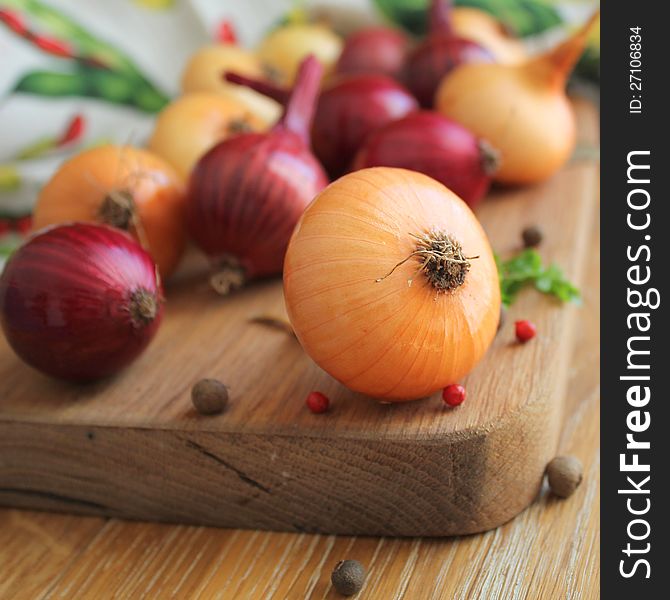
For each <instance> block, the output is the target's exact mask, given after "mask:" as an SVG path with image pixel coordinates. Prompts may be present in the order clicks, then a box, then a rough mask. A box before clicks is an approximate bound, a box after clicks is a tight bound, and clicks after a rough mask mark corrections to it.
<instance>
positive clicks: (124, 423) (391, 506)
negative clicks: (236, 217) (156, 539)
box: [0, 103, 598, 536]
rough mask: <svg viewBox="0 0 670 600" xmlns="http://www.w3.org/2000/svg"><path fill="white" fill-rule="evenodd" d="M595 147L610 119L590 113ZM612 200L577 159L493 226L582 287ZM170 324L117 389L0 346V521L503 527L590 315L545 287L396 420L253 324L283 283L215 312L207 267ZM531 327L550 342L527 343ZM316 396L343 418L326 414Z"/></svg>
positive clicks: (524, 498) (533, 473) (495, 233)
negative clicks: (194, 402) (214, 398)
mask: <svg viewBox="0 0 670 600" xmlns="http://www.w3.org/2000/svg"><path fill="white" fill-rule="evenodd" d="M576 108H577V112H578V115H579V131H580V137H581V144H582V145H586V146H590V147H595V146H596V144H597V139H598V129H597V114H596V111H595V109H594V108H593V107H591V106H590V105H588V104H586V103H577V104H576ZM597 196H598V166H597V164H596V162H595V161H594V160H592V159H591V160H588V159H587V160H585V159H583V158H582V159H575V160H573V161H572V162H571V163H570V164H569V165H568V166H566V168H565V169H564V170H563V171H562V172H561V173H559V174H558V175H557V176H556V177H554V178H553V179H552V180H551V181H548V182H546V183H545V184H542V185H538V186H534V187H528V188H523V189H515V190H503V191H497V192H495V193H493V194H492V197H491V198H490V199H488V200H487V201H486V202H485V203H484V204H483V205H482V206H481V208H480V209H479V210H478V214H479V216H480V218H481V220H482V222H483V224H484V227H485V228H486V230H487V232H488V234H489V236H490V238H491V241H492V245H493V247H494V248H495V249H496V251H497V252H498V253H499V254H501V255H502V256H503V257H504V256H506V255H509V254H511V253H513V252H515V251H518V250H519V249H520V241H519V240H520V232H521V230H522V228H523V227H524V226H526V225H530V224H534V225H539V226H540V227H541V228H542V230H543V231H544V234H545V237H544V241H543V242H542V245H541V247H540V251H541V254H542V255H543V257H544V259H545V260H546V261H555V262H557V263H558V264H559V265H560V266H561V267H563V269H564V271H565V272H566V274H567V276H568V277H569V278H570V279H571V280H573V281H577V282H579V281H580V278H581V273H582V266H583V264H584V258H585V256H584V253H585V248H586V247H587V246H586V241H587V238H588V235H589V233H590V231H591V227H590V223H591V222H592V218H593V217H594V214H595V208H596V206H597ZM167 293H168V302H167V305H166V314H165V318H164V322H163V325H162V327H161V330H160V331H159V333H158V335H157V337H156V339H155V340H154V341H153V343H152V344H151V346H150V348H149V349H148V351H147V352H146V353H145V354H144V355H143V356H142V357H141V358H140V360H138V361H137V362H136V363H135V364H134V365H133V366H132V367H130V368H129V369H127V370H126V371H124V372H123V373H122V374H120V375H119V376H117V377H115V378H113V379H109V380H107V381H103V382H99V383H96V384H91V385H72V384H66V383H62V382H57V381H54V380H51V379H49V378H47V377H45V376H42V375H40V374H39V373H37V372H36V371H34V370H32V369H31V368H29V367H28V366H26V365H24V364H22V363H21V361H20V360H19V359H18V358H16V356H15V355H14V354H13V353H12V351H11V350H10V348H9V347H8V345H7V343H6V341H5V340H4V338H2V337H1V336H0V504H3V505H8V506H17V507H26V508H41V509H46V510H58V511H68V512H76V513H82V514H95V515H106V516H116V517H122V518H130V519H143V520H159V521H170V522H179V523H195V524H201V525H216V526H224V527H248V528H260V529H275V530H289V531H300V532H327V533H342V534H345V533H346V534H374V535H401V536H414V535H422V536H428V535H430V536H443V535H455V534H467V533H473V532H478V531H483V530H486V529H490V528H493V527H496V526H498V525H500V524H502V523H504V522H506V521H507V520H509V519H511V518H512V517H514V516H515V515H516V514H517V513H519V512H520V511H521V510H523V508H524V507H526V506H527V505H528V504H529V503H530V502H531V501H532V500H533V498H534V497H535V496H536V494H537V492H538V490H539V488H540V485H541V481H542V476H543V472H544V468H545V465H546V463H547V462H548V460H550V459H551V457H552V456H553V454H554V451H555V447H556V442H557V438H558V434H559V431H560V427H561V419H562V402H563V398H564V393H565V383H566V374H567V373H566V370H567V365H568V359H569V356H570V353H571V349H572V343H571V338H572V336H571V332H572V330H573V324H574V323H573V322H574V321H575V319H576V318H579V308H578V307H576V306H573V305H569V306H566V305H561V304H559V303H558V302H557V301H555V300H553V299H551V298H547V297H544V296H542V295H540V294H539V293H537V292H535V291H533V290H529V291H528V292H525V293H523V294H522V295H521V297H520V299H519V300H518V302H517V303H515V305H514V306H513V307H512V308H511V309H510V310H509V312H508V315H507V318H506V320H505V323H504V324H503V326H502V328H501V330H500V332H499V334H498V336H497V338H496V340H495V342H494V344H493V346H492V348H491V349H490V350H489V352H488V353H487V355H486V357H485V358H484V359H483V361H482V362H481V363H480V364H479V365H478V366H477V367H476V369H475V370H474V371H473V372H472V373H471V374H470V375H469V376H468V377H467V379H466V380H465V381H464V385H465V386H466V388H467V393H468V396H467V401H466V402H465V403H464V404H463V405H461V406H460V407H458V408H456V409H448V408H446V407H445V406H444V405H443V403H442V402H441V400H440V396H439V394H435V395H434V396H432V397H430V398H426V399H424V400H419V401H416V402H410V403H405V404H397V405H394V404H382V403H379V402H377V401H374V400H371V399H369V398H366V397H363V396H360V395H357V394H354V393H352V392H350V391H348V390H347V389H345V388H344V387H343V386H341V385H340V384H339V383H337V382H336V381H334V380H333V379H331V378H330V377H329V376H328V375H327V374H326V373H324V372H323V371H321V370H320V369H319V368H318V367H317V366H316V365H315V364H314V363H312V361H311V360H310V359H309V358H308V357H307V356H306V355H305V353H304V352H303V351H302V349H301V347H300V345H299V344H298V342H297V341H296V340H295V339H294V338H293V337H292V336H291V335H289V334H287V333H286V332H284V331H281V330H275V329H271V328H268V327H264V326H262V325H259V324H256V323H254V322H252V319H253V318H254V317H257V316H260V315H271V316H283V315H284V314H285V313H284V307H283V299H282V290H281V282H280V281H268V282H263V283H258V284H255V285H252V286H250V287H249V288H247V289H246V290H244V291H242V292H239V293H236V294H235V295H233V296H231V297H229V298H225V299H224V298H221V297H217V296H216V295H215V294H214V293H213V292H211V291H210V290H209V288H208V286H207V284H206V281H205V277H204V274H203V273H201V272H198V270H197V269H196V270H195V271H194V270H191V271H190V272H188V273H187V274H185V275H182V277H181V278H179V279H178V280H177V281H176V282H175V283H174V284H172V285H171V286H170V287H169V288H168V291H167ZM521 318H523V319H530V320H531V321H533V322H534V323H535V324H536V325H537V329H538V332H539V333H538V336H537V337H536V338H535V339H533V340H532V341H531V342H529V343H527V344H519V343H517V342H516V341H515V337H514V321H515V320H516V319H521ZM203 377H215V378H218V379H220V380H222V381H223V382H225V383H226V384H227V385H228V386H229V387H230V404H229V407H228V408H227V410H226V411H225V412H224V413H223V414H221V415H217V416H210V417H205V416H200V415H198V414H196V413H195V411H194V410H193V409H192V406H191V402H190V389H191V386H192V385H193V384H194V383H195V382H196V381H198V380H199V379H201V378H203ZM312 390H320V391H322V392H323V393H325V394H327V395H328V396H329V397H330V398H331V401H332V405H331V410H330V411H329V412H328V413H326V414H322V415H314V414H312V413H310V412H309V411H308V410H307V408H306V407H305V403H304V400H305V397H306V396H307V394H308V393H309V392H310V391H312Z"/></svg>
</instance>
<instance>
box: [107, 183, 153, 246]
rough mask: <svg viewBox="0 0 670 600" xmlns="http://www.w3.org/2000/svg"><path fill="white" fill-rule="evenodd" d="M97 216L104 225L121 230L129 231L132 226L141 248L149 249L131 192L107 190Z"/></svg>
mask: <svg viewBox="0 0 670 600" xmlns="http://www.w3.org/2000/svg"><path fill="white" fill-rule="evenodd" d="M98 218H99V219H100V221H101V222H103V223H104V224H105V225H110V226H112V227H116V228H117V229H122V230H123V231H130V230H131V228H132V229H133V230H134V231H135V234H136V236H137V240H138V241H139V243H140V245H141V246H142V248H144V249H145V250H147V251H149V240H148V239H147V235H146V232H145V231H144V226H143V225H142V221H141V220H140V218H139V216H138V214H137V206H136V204H135V200H134V198H133V194H132V192H130V191H128V190H123V189H121V190H111V191H110V192H108V193H107V195H106V196H105V198H104V199H103V201H102V204H101V205H100V208H99V210H98Z"/></svg>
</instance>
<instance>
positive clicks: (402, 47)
mask: <svg viewBox="0 0 670 600" xmlns="http://www.w3.org/2000/svg"><path fill="white" fill-rule="evenodd" d="M407 46H408V40H407V37H406V36H405V34H403V33H402V32H401V31H398V30H397V29H391V28H389V27H367V28H365V29H360V30H358V31H356V32H355V33H352V34H351V35H350V36H348V37H347V39H346V40H345V42H344V48H343V49H342V53H341V54H340V58H339V59H338V61H337V63H336V65H335V73H338V74H360V73H368V74H370V73H372V74H378V75H387V76H389V77H398V76H399V75H400V74H401V72H402V69H403V67H404V64H405V58H406V54H407Z"/></svg>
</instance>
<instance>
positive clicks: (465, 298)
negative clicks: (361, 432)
mask: <svg viewBox="0 0 670 600" xmlns="http://www.w3.org/2000/svg"><path fill="white" fill-rule="evenodd" d="M430 230H441V231H446V232H449V234H450V235H452V236H453V237H454V238H456V239H457V240H458V241H459V242H460V244H462V248H463V250H464V252H465V253H466V254H467V256H468V257H475V256H476V257H478V258H471V267H470V270H469V272H468V273H467V276H466V279H465V282H464V283H463V284H462V285H460V287H458V288H457V289H455V290H453V291H451V292H442V293H438V292H437V291H436V289H435V288H434V287H433V286H432V285H431V284H430V282H429V281H428V280H427V279H426V278H425V275H424V274H423V273H419V272H417V270H418V268H419V266H420V263H419V261H418V259H411V260H408V261H407V262H405V263H403V264H401V265H399V264H398V263H400V262H401V261H403V260H405V259H406V258H407V257H408V256H409V255H410V254H411V253H412V252H413V251H414V250H415V248H416V240H415V239H414V238H413V237H412V234H417V235H420V234H422V233H424V232H426V231H430ZM396 265H398V266H397V267H396V269H395V271H394V272H393V273H391V274H390V275H388V276H386V277H384V276H385V275H387V274H388V273H389V272H390V271H391V270H392V269H393V267H394V266H396ZM380 278H383V279H382V280H381V281H378V280H379V279H380ZM410 280H411V285H409V281H410ZM284 295H285V300H286V308H287V311H288V315H289V318H290V320H291V324H292V326H293V328H294V331H295V333H296V335H297V337H298V339H299V340H300V343H301V344H302V346H303V348H304V349H305V351H306V352H307V353H308V354H309V356H310V357H311V358H312V359H313V360H314V361H315V362H316V363H317V364H318V365H319V366H320V367H321V368H323V369H324V370H325V371H327V372H328V373H329V374H330V375H332V376H333V377H335V378H336V379H338V380H339V381H340V382H342V383H343V384H344V385H345V386H347V387H348V388H350V389H352V390H354V391H357V392H361V393H364V394H367V395H369V396H372V397H374V398H381V399H385V400H389V401H403V400H411V399H417V398H422V397H425V396H427V395H429V394H431V393H433V392H435V391H437V390H439V389H441V388H443V387H445V386H446V385H449V384H451V383H453V382H455V381H459V380H460V379H461V378H462V377H463V376H465V375H466V374H467V373H468V372H469V371H470V370H471V369H472V368H473V367H474V365H475V364H476V363H477V362H478V361H479V360H480V359H481V357H482V356H483V355H484V353H485V352H486V350H487V349H488V347H489V346H490V344H491V342H492V341H493V338H494V337H495V334H496V329H497V325H498V320H499V314H500V289H499V283H498V273H497V269H496V265H495V260H494V258H493V253H492V251H491V247H490V245H489V242H488V239H487V237H486V234H485V233H484V231H483V229H482V227H481V225H480V224H479V222H478V220H477V218H476V217H475V216H474V214H473V213H472V211H471V210H470V209H469V208H468V206H467V205H466V204H465V203H464V202H463V201H462V200H461V199H459V198H458V197H457V196H456V195H455V194H453V193H452V192H451V191H449V190H448V189H447V188H445V187H444V186H443V185H442V184H440V183H438V182H436V181H434V180H433V179H431V178H429V177H427V176H425V175H422V174H420V173H415V172H412V171H408V170H405V169H392V168H385V167H378V168H371V169H364V170H362V171H356V172H353V173H350V174H348V175H345V176H344V177H342V178H341V179H339V180H337V181H336V182H334V183H332V184H331V185H330V186H328V187H327V188H326V189H325V190H324V191H323V192H322V193H321V194H319V196H317V198H316V199H315V200H314V202H313V203H312V204H311V205H310V206H309V208H308V209H307V210H306V211H305V214H304V215H303V217H302V218H301V220H300V222H299V223H298V226H297V227H296V230H295V232H294V234H293V237H292V238H291V242H290V244H289V248H288V251H287V253H286V259H285V264H284Z"/></svg>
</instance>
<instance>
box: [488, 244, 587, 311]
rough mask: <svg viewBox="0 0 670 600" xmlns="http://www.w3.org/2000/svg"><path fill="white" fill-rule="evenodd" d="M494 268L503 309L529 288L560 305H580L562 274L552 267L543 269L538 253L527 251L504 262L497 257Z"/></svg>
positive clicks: (559, 270) (570, 285)
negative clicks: (551, 297)
mask: <svg viewBox="0 0 670 600" xmlns="http://www.w3.org/2000/svg"><path fill="white" fill-rule="evenodd" d="M496 264H497V266H498V276H499V277H500V292H501V295H502V302H503V304H504V305H505V306H510V305H511V304H512V303H513V302H514V300H516V297H517V295H518V294H519V292H520V291H521V290H522V289H523V288H524V287H527V286H531V285H532V286H534V287H535V289H536V290H538V291H539V292H542V293H543V294H549V295H550V296H554V297H555V298H557V299H559V300H561V301H562V302H576V303H579V302H580V301H581V296H580V294H579V290H578V289H577V288H576V287H575V286H574V285H573V284H572V283H570V282H569V281H568V280H567V279H566V278H565V275H563V271H561V269H560V268H559V267H558V266H557V265H554V264H552V265H549V266H548V267H545V266H544V265H543V264H542V257H541V256H540V255H539V254H538V252H537V250H533V249H532V248H528V249H526V250H524V251H523V252H520V253H519V254H517V255H516V256H513V257H512V258H509V259H507V260H505V261H503V260H501V259H500V257H499V256H497V255H496Z"/></svg>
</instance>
